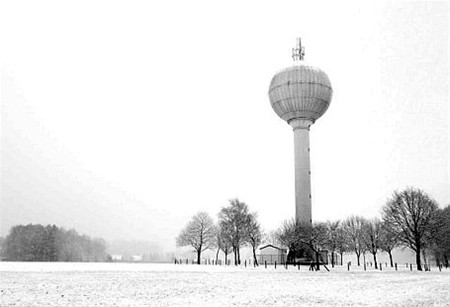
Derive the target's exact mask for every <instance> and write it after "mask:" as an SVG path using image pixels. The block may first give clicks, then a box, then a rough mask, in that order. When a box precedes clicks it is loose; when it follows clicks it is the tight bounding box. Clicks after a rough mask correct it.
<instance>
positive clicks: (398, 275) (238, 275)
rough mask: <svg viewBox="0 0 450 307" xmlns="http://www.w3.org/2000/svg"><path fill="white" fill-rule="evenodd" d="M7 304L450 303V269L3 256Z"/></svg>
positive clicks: (0, 284)
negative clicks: (71, 260) (53, 260)
mask: <svg viewBox="0 0 450 307" xmlns="http://www.w3.org/2000/svg"><path fill="white" fill-rule="evenodd" d="M0 277H1V278H0V291H1V292H0V305H1V306H224V305H227V306H229V305H235V306H243V305H246V306H427V307H428V306H446V304H449V303H450V286H449V285H450V269H448V270H445V269H443V271H442V272H439V271H438V270H437V269H436V268H434V270H433V271H431V272H417V271H412V272H411V271H409V270H407V269H406V268H402V269H400V270H399V271H395V270H392V269H390V268H388V269H387V270H386V269H385V270H383V271H382V272H380V271H375V270H373V269H371V270H369V271H367V272H364V271H363V270H362V269H361V268H356V267H352V268H351V271H350V272H348V271H347V270H346V267H336V268H335V269H331V271H330V272H327V271H326V270H322V271H319V272H310V271H307V267H302V268H301V270H300V271H299V270H298V269H297V268H294V267H289V269H288V270H286V269H285V268H283V267H278V268H277V269H276V270H275V269H274V267H273V266H271V267H268V268H267V269H264V267H259V268H249V267H247V268H244V267H232V266H230V267H223V266H222V267H221V266H204V265H202V266H196V265H174V264H133V263H130V264H125V263H8V262H0Z"/></svg>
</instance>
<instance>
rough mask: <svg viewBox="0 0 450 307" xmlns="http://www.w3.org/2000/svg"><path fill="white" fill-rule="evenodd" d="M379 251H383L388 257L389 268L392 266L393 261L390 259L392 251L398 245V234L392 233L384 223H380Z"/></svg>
mask: <svg viewBox="0 0 450 307" xmlns="http://www.w3.org/2000/svg"><path fill="white" fill-rule="evenodd" d="M379 245H380V248H381V250H383V251H385V252H386V253H388V255H389V262H390V264H391V267H393V266H394V261H393V259H392V250H393V249H394V247H396V246H397V245H398V234H397V233H395V232H392V230H390V229H389V227H387V226H386V223H385V222H382V225H381V229H380V242H379Z"/></svg>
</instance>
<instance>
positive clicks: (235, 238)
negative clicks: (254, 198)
mask: <svg viewBox="0 0 450 307" xmlns="http://www.w3.org/2000/svg"><path fill="white" fill-rule="evenodd" d="M248 214H249V212H248V206H247V205H246V204H245V203H243V202H240V201H239V200H238V199H237V198H236V199H231V200H230V205H229V206H227V207H223V208H222V209H221V210H220V212H219V227H220V229H221V232H222V235H223V238H224V240H225V241H227V242H230V244H231V246H232V248H233V252H234V263H235V265H238V264H240V263H241V255H240V248H241V246H242V245H244V244H245V243H246V240H247V228H246V223H247V220H248Z"/></svg>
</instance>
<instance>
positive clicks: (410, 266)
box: [409, 263, 412, 271]
mask: <svg viewBox="0 0 450 307" xmlns="http://www.w3.org/2000/svg"><path fill="white" fill-rule="evenodd" d="M409 270H410V271H412V263H410V264H409Z"/></svg>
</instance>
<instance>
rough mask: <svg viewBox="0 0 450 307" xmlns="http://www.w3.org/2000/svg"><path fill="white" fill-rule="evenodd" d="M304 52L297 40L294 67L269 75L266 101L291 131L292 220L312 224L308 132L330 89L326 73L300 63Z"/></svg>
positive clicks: (319, 113) (318, 115) (331, 92)
mask: <svg viewBox="0 0 450 307" xmlns="http://www.w3.org/2000/svg"><path fill="white" fill-rule="evenodd" d="M304 56H305V49H304V47H302V44H301V40H300V39H297V46H296V48H293V49H292V58H293V60H294V65H293V66H291V67H288V68H286V69H283V70H282V71H280V72H278V73H277V74H276V75H275V76H273V78H272V81H271V82H270V87H269V99H270V104H271V105H272V108H273V110H274V111H275V113H277V115H278V116H279V117H281V118H282V119H284V120H285V121H286V122H287V123H288V124H289V125H290V126H291V127H292V129H293V130H294V154H295V217H296V219H297V220H298V221H300V222H301V223H308V224H311V223H312V217H311V169H310V161H309V153H310V146H309V129H310V127H311V125H312V124H314V123H315V122H316V120H317V119H318V118H319V117H321V116H322V115H323V114H324V113H325V111H326V110H327V109H328V106H329V105H330V102H331V96H332V94H333V89H332V88H331V83H330V80H329V79H328V76H327V74H326V73H325V72H324V71H322V70H320V69H319V68H317V67H313V66H309V65H306V64H305V63H304V62H303V59H304Z"/></svg>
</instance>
